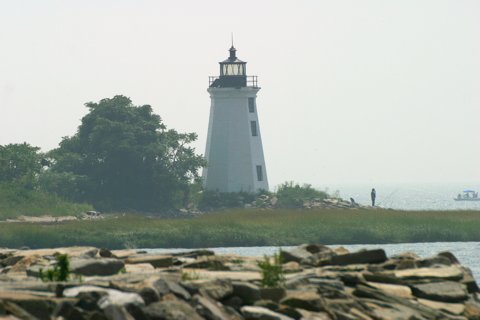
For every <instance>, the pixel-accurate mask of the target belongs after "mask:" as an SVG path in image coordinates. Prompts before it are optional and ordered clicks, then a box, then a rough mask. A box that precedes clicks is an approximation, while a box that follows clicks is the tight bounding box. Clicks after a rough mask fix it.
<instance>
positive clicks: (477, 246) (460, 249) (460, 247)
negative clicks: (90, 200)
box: [147, 242, 480, 282]
mask: <svg viewBox="0 0 480 320" xmlns="http://www.w3.org/2000/svg"><path fill="white" fill-rule="evenodd" d="M331 247H335V246H331ZM343 247H345V248H347V249H348V250H350V251H357V250H360V249H373V248H383V249H384V250H385V251H386V253H387V255H388V256H391V255H394V254H397V253H401V252H406V251H409V252H414V253H416V254H418V255H419V256H421V257H423V258H427V257H430V256H434V255H435V254H437V253H438V252H441V251H450V252H452V253H453V254H454V255H455V256H456V257H457V259H458V260H459V261H460V263H461V264H462V265H464V266H466V267H468V268H470V269H471V270H472V272H473V275H474V277H475V279H477V282H480V281H479V280H480V242H430V243H399V244H381V245H343ZM283 248H286V249H287V248H290V247H283ZM209 249H210V250H213V251H215V252H216V253H218V254H238V255H242V256H263V255H272V254H273V253H275V252H276V251H277V250H278V247H232V248H209ZM147 250H148V251H151V252H155V253H168V252H179V251H183V250H186V251H188V250H191V249H147Z"/></svg>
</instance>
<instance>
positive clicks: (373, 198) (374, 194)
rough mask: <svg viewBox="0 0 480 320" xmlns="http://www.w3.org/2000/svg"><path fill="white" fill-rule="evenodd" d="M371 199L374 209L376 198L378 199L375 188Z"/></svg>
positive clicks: (371, 193)
mask: <svg viewBox="0 0 480 320" xmlns="http://www.w3.org/2000/svg"><path fill="white" fill-rule="evenodd" d="M370 197H371V198H372V207H375V198H376V197H377V192H376V191H375V188H373V189H372V192H370Z"/></svg>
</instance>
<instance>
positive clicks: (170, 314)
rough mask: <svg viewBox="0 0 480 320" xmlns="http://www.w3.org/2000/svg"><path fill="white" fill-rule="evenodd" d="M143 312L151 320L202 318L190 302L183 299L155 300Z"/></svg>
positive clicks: (197, 319) (194, 319)
mask: <svg viewBox="0 0 480 320" xmlns="http://www.w3.org/2000/svg"><path fill="white" fill-rule="evenodd" d="M143 312H144V314H145V315H146V316H147V317H148V319H150V320H202V317H200V315H198V313H197V312H196V311H195V310H194V309H193V308H192V307H191V306H190V305H189V304H188V303H186V302H185V301H181V300H173V301H172V300H166V301H159V302H154V303H152V304H150V305H149V306H147V307H145V308H144V309H143Z"/></svg>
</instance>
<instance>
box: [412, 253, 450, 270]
mask: <svg viewBox="0 0 480 320" xmlns="http://www.w3.org/2000/svg"><path fill="white" fill-rule="evenodd" d="M450 265H452V262H451V261H450V259H449V258H448V257H444V256H440V255H437V256H435V257H431V258H426V259H420V260H418V261H416V266H417V267H418V268H429V267H435V266H450Z"/></svg>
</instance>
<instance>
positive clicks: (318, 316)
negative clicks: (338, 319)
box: [297, 309, 332, 320]
mask: <svg viewBox="0 0 480 320" xmlns="http://www.w3.org/2000/svg"><path fill="white" fill-rule="evenodd" d="M297 311H298V312H299V313H300V314H301V315H302V318H301V319H302V320H331V319H332V318H331V317H330V316H329V315H328V313H325V312H311V311H307V310H303V309H297Z"/></svg>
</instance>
